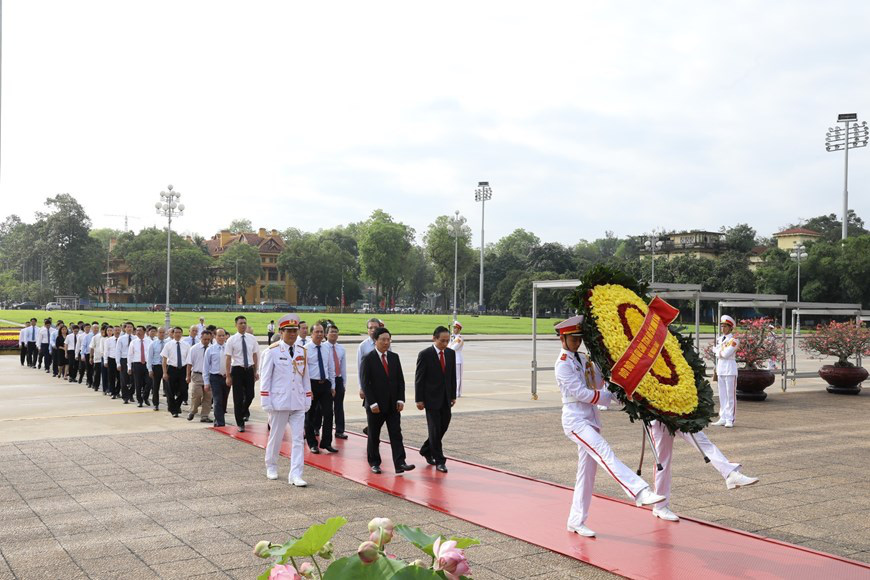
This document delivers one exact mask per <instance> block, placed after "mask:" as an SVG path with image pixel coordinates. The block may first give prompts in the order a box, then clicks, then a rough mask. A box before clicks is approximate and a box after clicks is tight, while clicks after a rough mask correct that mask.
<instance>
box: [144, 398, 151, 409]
mask: <svg viewBox="0 0 870 580" xmlns="http://www.w3.org/2000/svg"><path fill="white" fill-rule="evenodd" d="M145 406H146V407H150V406H151V401H150V400H148V399H145Z"/></svg>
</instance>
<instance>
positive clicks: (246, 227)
mask: <svg viewBox="0 0 870 580" xmlns="http://www.w3.org/2000/svg"><path fill="white" fill-rule="evenodd" d="M227 229H228V230H229V231H230V232H232V233H234V234H241V233H244V232H253V231H254V226H253V224H252V223H251V220H249V219H243V218H240V219H235V220H233V221H231V222H230V225H229V226H227Z"/></svg>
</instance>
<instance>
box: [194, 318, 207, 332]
mask: <svg viewBox="0 0 870 580" xmlns="http://www.w3.org/2000/svg"><path fill="white" fill-rule="evenodd" d="M206 328H207V326H206V325H205V318H203V317H202V316H200V317H199V322H198V323H197V325H196V335H197V336H202V331H204V330H205V329H206Z"/></svg>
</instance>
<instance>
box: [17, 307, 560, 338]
mask: <svg viewBox="0 0 870 580" xmlns="http://www.w3.org/2000/svg"><path fill="white" fill-rule="evenodd" d="M49 315H50V316H51V317H52V319H53V320H58V319H60V320H63V321H64V322H66V323H67V324H69V323H70V321H75V322H78V321H79V320H84V321H86V322H93V321H94V320H99V321H100V322H109V323H111V324H118V323H121V322H124V321H127V320H129V321H130V322H132V323H133V324H137V325H138V324H144V325H148V324H153V325H155V326H162V325H163V319H164V316H165V314H164V313H163V312H145V311H141V312H135V311H134V312H129V311H128V312H107V311H103V310H99V311H94V310H54V311H52V312H46V311H44V310H0V318H2V319H4V320H8V321H10V322H18V323H23V322H24V321H26V320H29V319H30V318H32V317H35V318H36V319H37V320H38V321H39V324H40V326H41V325H42V321H43V320H45V318H46V316H49ZM236 315H237V313H235V312H205V313H202V316H203V317H204V318H205V323H206V324H214V325H216V326H223V327H224V328H227V329H230V328H233V327H234V322H233V320H234V319H235V317H236ZM245 316H246V317H247V318H248V324H252V325H253V326H254V332H255V333H256V334H258V335H259V334H266V325H267V324H269V321H270V320H275V321H276V323H277V320H278V319H279V318H280V317H281V316H282V314H280V313H277V312H276V313H256V312H251V313H246V314H245ZM324 316H325V317H328V318H330V319H331V320H333V321H335V323H336V324H337V325H338V327H339V328H340V329H341V332H342V334H345V335H353V334H364V333H365V328H366V321H367V320H368V319H369V318H371V316H372V315H370V314H329V315H323V314H316V315H313V314H300V317H301V318H302V319H303V320H307V321H308V322H312V321H314V320H317V319H318V318H321V317H324ZM199 317H200V313H198V312H173V313H172V324H173V325H178V326H181V327H182V328H188V327H190V326H191V325H193V324H196V323H197V322H198V321H199ZM379 317H380V318H381V319H382V320H383V321H384V322H385V323H386V325H387V328H389V329H390V330H391V331H392V332H393V333H395V334H424V335H425V334H431V333H432V331H433V330H435V327H436V326H438V325H439V324H443V325H445V326H446V325H447V324H448V323H449V322H450V321H451V318H452V317H451V316H450V315H437V314H382V315H379ZM459 320H460V321H461V322H462V324H463V325H464V326H463V333H465V334H531V332H532V319H531V318H512V317H510V316H482V317H471V316H460V317H459ZM555 322H556V320H555V319H552V320H548V319H539V321H538V331H539V332H542V333H548V332H549V331H550V329H551V328H552V325H553V324H554V323H555Z"/></svg>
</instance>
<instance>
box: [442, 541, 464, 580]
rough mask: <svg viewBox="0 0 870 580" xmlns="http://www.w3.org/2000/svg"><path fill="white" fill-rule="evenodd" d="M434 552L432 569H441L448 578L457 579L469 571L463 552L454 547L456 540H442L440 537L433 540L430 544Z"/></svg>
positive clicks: (450, 579)
mask: <svg viewBox="0 0 870 580" xmlns="http://www.w3.org/2000/svg"><path fill="white" fill-rule="evenodd" d="M432 551H433V553H434V554H435V565H434V566H432V569H433V570H441V571H443V572H444V574H445V575H446V576H447V578H448V580H459V578H460V576H467V575H468V574H469V573H470V572H471V568H470V567H469V566H468V562H467V561H466V560H465V552H463V551H462V550H460V549H458V548H457V547H456V542H454V541H452V540H449V541H446V542H442V541H441V538H438V539H437V540H435V545H434V546H432Z"/></svg>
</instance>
